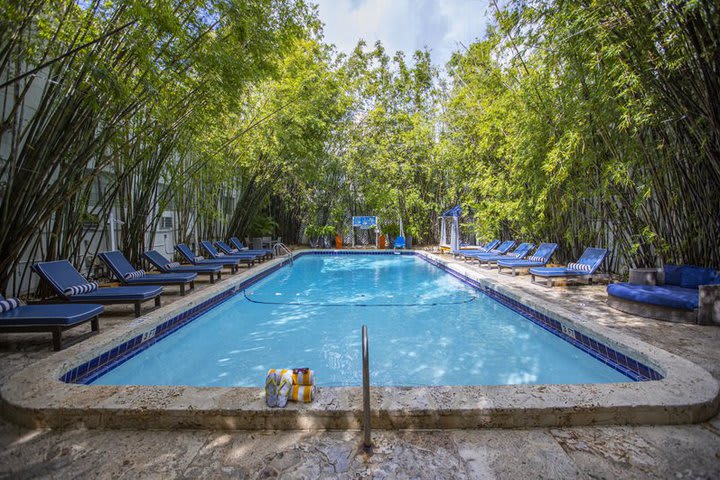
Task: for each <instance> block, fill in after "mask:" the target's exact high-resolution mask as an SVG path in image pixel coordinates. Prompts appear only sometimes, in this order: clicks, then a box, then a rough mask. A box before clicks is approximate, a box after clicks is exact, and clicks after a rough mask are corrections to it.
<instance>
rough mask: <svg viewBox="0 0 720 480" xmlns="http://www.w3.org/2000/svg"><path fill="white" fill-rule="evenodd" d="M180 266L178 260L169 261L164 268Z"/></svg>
mask: <svg viewBox="0 0 720 480" xmlns="http://www.w3.org/2000/svg"><path fill="white" fill-rule="evenodd" d="M179 266H180V262H170V263H168V264H167V265H165V268H177V267H179Z"/></svg>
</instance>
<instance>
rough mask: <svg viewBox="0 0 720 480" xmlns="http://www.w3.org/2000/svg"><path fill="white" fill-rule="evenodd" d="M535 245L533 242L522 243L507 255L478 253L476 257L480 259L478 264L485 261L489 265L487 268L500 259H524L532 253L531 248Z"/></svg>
mask: <svg viewBox="0 0 720 480" xmlns="http://www.w3.org/2000/svg"><path fill="white" fill-rule="evenodd" d="M534 246H535V245H533V244H532V243H521V244H520V245H518V247H517V248H516V249H515V250H513V251H512V252H509V253H506V254H505V255H478V256H477V257H476V258H477V259H478V265H480V266H482V264H483V263H484V264H486V265H487V267H486V268H492V266H493V264H496V263H497V262H498V261H500V260H507V259H515V260H522V259H523V258H525V257H526V256H527V255H528V253H530V250H532V248H533V247H534Z"/></svg>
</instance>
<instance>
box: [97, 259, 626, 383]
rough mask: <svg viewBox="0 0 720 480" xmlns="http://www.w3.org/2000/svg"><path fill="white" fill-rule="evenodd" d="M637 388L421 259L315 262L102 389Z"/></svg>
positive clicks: (241, 300)
mask: <svg viewBox="0 0 720 480" xmlns="http://www.w3.org/2000/svg"><path fill="white" fill-rule="evenodd" d="M363 324H365V325H367V326H368V331H369V337H370V367H371V384H372V385H378V386H381V385H384V386H416V385H505V384H521V383H523V384H542V383H563V384H568V383H601V382H628V381H631V380H630V379H629V378H628V377H626V376H625V375H623V374H622V373H620V372H618V371H617V370H615V369H613V368H611V367H609V366H608V365H605V364H604V363H602V362H600V361H598V360H596V359H595V358H593V357H592V356H590V355H588V354H587V353H585V352H583V351H582V350H580V349H578V348H576V347H574V346H573V345H571V344H570V343H568V342H566V341H564V340H562V339H560V338H558V337H557V336H555V335H553V334H552V333H550V332H548V331H547V330H545V329H543V328H541V327H539V326H538V325H536V324H534V323H533V322H531V321H529V320H527V319H525V318H524V317H522V316H520V315H519V314H517V313H515V312H513V311H512V310H510V309H509V308H507V307H505V306H503V305H501V304H500V303H498V302H496V301H495V300H492V299H491V298H489V297H487V296H485V295H484V294H482V293H481V292H479V291H477V290H475V289H474V288H472V287H470V286H468V285H466V284H464V283H462V282H461V281H459V280H458V279H456V278H454V277H453V276H451V275H449V274H447V273H445V272H444V271H442V270H440V269H439V268H437V267H435V266H433V265H431V264H429V263H427V262H425V261H423V260H422V259H421V258H418V257H416V256H406V255H402V256H401V255H342V256H337V255H335V256H332V255H307V256H303V257H300V258H298V259H297V260H296V261H295V263H294V265H292V266H286V267H283V268H281V269H279V270H277V271H276V272H274V273H272V274H271V275H269V276H268V277H266V278H265V279H263V280H261V281H259V282H258V283H256V284H254V285H252V286H250V287H248V289H247V290H246V291H245V292H242V293H239V294H237V295H235V296H233V297H232V298H230V299H229V300H227V301H225V302H224V303H221V304H220V305H218V306H217V307H215V308H213V309H212V310H210V311H208V312H206V313H205V314H203V315H202V316H201V317H200V318H198V319H196V320H194V321H192V322H191V323H189V324H188V325H186V326H185V327H183V328H181V329H179V330H178V331H176V332H175V333H173V334H171V335H170V336H168V337H167V338H165V339H163V340H162V341H160V342H158V343H156V344H155V345H153V346H151V347H149V348H148V349H146V350H144V351H142V352H141V353H139V354H138V355H136V356H134V357H132V358H130V359H129V360H128V361H126V362H125V363H122V364H120V365H118V366H117V367H116V368H114V369H113V370H110V371H108V372H107V373H105V374H104V375H103V376H101V377H99V378H97V379H96V380H95V381H93V382H92V384H94V385H193V386H262V385H263V383H264V379H265V373H266V372H267V370H268V369H269V368H295V367H309V368H312V369H314V370H315V372H316V379H317V384H318V385H320V386H351V385H360V384H361V381H362V370H361V368H362V356H361V334H360V330H361V327H362V325H363Z"/></svg>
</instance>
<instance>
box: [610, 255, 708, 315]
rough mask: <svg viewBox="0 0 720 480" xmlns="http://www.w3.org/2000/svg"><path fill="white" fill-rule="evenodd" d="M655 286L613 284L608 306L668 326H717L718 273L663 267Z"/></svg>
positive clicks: (681, 266)
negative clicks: (672, 324) (679, 323)
mask: <svg viewBox="0 0 720 480" xmlns="http://www.w3.org/2000/svg"><path fill="white" fill-rule="evenodd" d="M657 280H658V283H659V284H658V285H640V284H634V283H612V284H610V285H608V287H607V293H608V299H607V303H608V305H610V306H611V307H613V308H615V309H618V310H621V311H623V312H627V313H631V314H633V315H640V316H642V317H649V318H656V319H658V320H665V321H668V322H687V323H699V324H702V325H716V324H718V323H720V272H718V271H716V270H715V269H712V268H703V267H696V266H693V265H665V266H664V267H663V275H662V276H661V277H659V278H658V279H657Z"/></svg>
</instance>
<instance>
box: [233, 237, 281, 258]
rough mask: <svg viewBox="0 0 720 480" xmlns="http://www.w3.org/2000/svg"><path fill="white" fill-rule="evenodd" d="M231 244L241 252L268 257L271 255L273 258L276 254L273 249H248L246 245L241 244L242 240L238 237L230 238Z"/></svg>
mask: <svg viewBox="0 0 720 480" xmlns="http://www.w3.org/2000/svg"><path fill="white" fill-rule="evenodd" d="M230 243H231V244H232V245H233V246H234V247H235V248H237V249H238V250H239V251H241V252H255V253H260V252H261V253H264V254H266V255H270V256H271V257H272V256H273V254H274V252H273V250H272V249H267V248H260V249H255V250H252V249H250V247H246V246H245V244H244V243H243V242H241V241H240V239H239V238H237V237H230Z"/></svg>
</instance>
